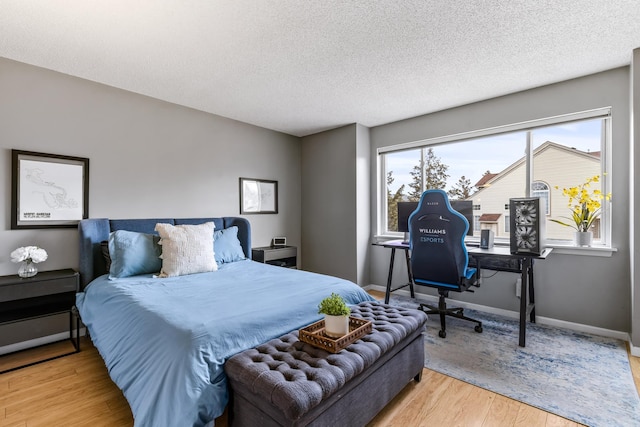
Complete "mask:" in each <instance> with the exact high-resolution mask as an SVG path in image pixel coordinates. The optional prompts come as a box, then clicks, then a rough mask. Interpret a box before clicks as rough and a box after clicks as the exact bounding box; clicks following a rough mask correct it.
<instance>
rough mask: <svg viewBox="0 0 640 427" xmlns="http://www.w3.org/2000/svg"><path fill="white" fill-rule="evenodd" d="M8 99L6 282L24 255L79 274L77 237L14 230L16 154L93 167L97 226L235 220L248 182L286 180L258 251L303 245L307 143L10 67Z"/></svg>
mask: <svg viewBox="0 0 640 427" xmlns="http://www.w3.org/2000/svg"><path fill="white" fill-rule="evenodd" d="M0 94H1V95H0V132H1V135H2V137H1V138H0V162H2V165H3V167H2V171H3V173H2V174H0V199H1V200H3V206H4V209H2V211H1V212H0V224H2V226H1V227H0V274H2V275H7V274H15V273H16V272H17V268H18V265H16V264H13V263H11V261H10V258H9V253H10V252H11V251H12V250H14V249H15V248H17V247H19V246H24V245H39V246H41V247H43V248H45V249H46V250H47V252H48V253H49V259H48V260H47V261H45V262H44V263H42V264H39V268H40V269H42V270H53V269H58V268H66V267H77V265H78V249H77V247H78V241H77V240H78V235H77V231H76V230H75V229H57V230H56V229H48V230H10V212H11V206H10V201H11V197H10V195H11V192H10V191H11V149H20V150H28V151H37V152H44V153H54V154H62V155H70V156H79V157H88V158H89V159H90V184H89V187H90V195H89V215H90V216H91V217H112V218H141V217H148V216H154V217H198V216H226V215H230V216H233V215H238V214H239V195H238V191H239V190H238V188H239V183H238V178H239V177H250V178H263V179H273V180H277V181H278V185H279V186H278V191H279V212H280V213H279V214H277V215H247V216H246V217H247V218H248V219H249V220H250V222H251V225H252V230H253V242H252V243H253V245H254V246H260V245H267V244H269V243H270V239H271V238H272V237H273V236H286V237H287V241H288V242H289V243H290V244H292V245H296V246H299V245H300V242H301V241H300V236H301V224H300V218H301V215H300V197H301V187H300V176H301V175H300V164H301V162H300V154H301V149H300V139H299V138H297V137H293V136H290V135H285V134H282V133H278V132H274V131H270V130H266V129H263V128H259V127H256V126H252V125H248V124H245V123H241V122H237V121H234V120H230V119H226V118H223V117H219V116H215V115H211V114H206V113H203V112H200V111H196V110H192V109H188V108H184V107H180V106H177V105H174V104H170V103H166V102H162V101H158V100H155V99H152V98H148V97H144V96H141V95H137V94H134V93H130V92H126V91H122V90H118V89H114V88H111V87H108V86H104V85H100V84H96V83H92V82H89V81H86V80H82V79H78V78H74V77H70V76H67V75H63V74H60V73H56V72H52V71H48V70H44V69H41V68H37V67H33V66H29V65H25V64H21V63H18V62H14V61H10V60H7V59H2V58H0ZM25 327H26V326H25ZM29 329H30V330H33V331H35V329H37V328H34V327H31V326H29ZM34 334H36V335H38V334H41V332H38V331H35V332H34ZM10 335H13V334H10V333H6V331H5V330H2V329H0V336H1V337H2V338H1V339H0V346H2V345H5V344H6V341H11V340H12V338H10Z"/></svg>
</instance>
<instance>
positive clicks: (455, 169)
mask: <svg viewBox="0 0 640 427" xmlns="http://www.w3.org/2000/svg"><path fill="white" fill-rule="evenodd" d="M609 121H610V116H609V109H607V108H604V109H599V110H592V111H588V112H583V113H576V114H572V115H567V116H562V117H554V118H549V119H541V120H537V121H534V122H527V123H522V124H514V125H510V126H505V127H500V128H495V129H487V130H481V131H477V132H472V133H468V134H464V135H460V134H459V135H453V136H448V137H441V138H435V139H432V140H426V141H418V142H414V143H408V144H402V145H399V146H391V147H384V148H381V149H379V150H378V153H379V155H380V156H381V161H380V165H381V170H380V179H381V181H382V180H384V181H382V182H384V185H383V188H384V193H383V194H381V195H380V196H381V203H380V205H381V206H382V211H381V212H380V214H381V215H380V216H381V221H380V224H381V226H380V227H381V230H380V231H381V232H382V233H383V234H392V235H394V233H393V231H394V230H396V229H397V228H395V227H397V224H394V223H393V221H394V220H396V218H397V217H396V215H397V203H398V202H399V201H417V200H419V198H420V195H421V194H422V193H423V192H424V190H427V189H430V188H440V189H443V190H445V191H446V192H447V193H448V194H449V197H450V199H452V200H456V199H457V200H471V201H472V202H473V209H474V235H475V236H477V237H479V235H480V218H481V217H495V218H500V216H502V217H503V218H504V227H498V231H497V233H496V240H497V241H499V240H500V239H501V238H502V239H504V240H505V241H506V240H508V238H509V232H510V230H509V225H508V216H506V215H504V214H505V213H507V212H505V210H507V211H508V209H507V208H508V206H509V199H510V198H515V197H529V196H532V197H540V198H542V199H544V200H545V202H546V213H547V219H560V220H563V217H567V216H570V214H571V212H570V211H569V208H568V207H567V198H566V197H565V196H563V195H562V189H563V188H568V187H572V186H576V185H578V184H580V183H582V182H584V181H585V179H586V178H588V177H593V176H595V175H600V185H601V186H602V188H601V189H600V190H601V191H602V192H603V193H607V192H609V188H610V181H611V176H610V171H608V170H607V162H606V159H607V150H608V147H609V145H610V141H609V134H610V131H609V128H610V124H609ZM604 206H605V209H603V210H602V214H601V217H600V221H599V223H598V224H595V225H594V230H593V231H594V238H595V239H598V242H597V243H602V244H607V243H608V230H609V229H610V224H609V219H608V218H609V213H608V207H607V205H604ZM396 221H397V220H396ZM501 228H502V229H501ZM546 233H547V239H549V240H551V241H553V240H556V241H558V242H559V243H560V242H561V241H572V240H573V229H572V228H570V227H563V226H562V225H560V224H557V223H554V222H551V221H547V224H546ZM596 236H597V237H596Z"/></svg>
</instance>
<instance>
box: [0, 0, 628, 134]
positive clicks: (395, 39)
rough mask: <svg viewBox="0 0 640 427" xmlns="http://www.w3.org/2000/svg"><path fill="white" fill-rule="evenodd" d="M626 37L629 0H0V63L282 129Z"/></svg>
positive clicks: (527, 75) (400, 101)
mask: <svg viewBox="0 0 640 427" xmlns="http://www.w3.org/2000/svg"><path fill="white" fill-rule="evenodd" d="M638 47H640V4H639V2H638V1H637V0H628V1H621V0H565V1H557V0H530V1H521V0H483V1H470V0H435V1H434V0H410V1H402V0H394V1H374V0H354V1H347V0H299V1H291V0H269V1H264V0H227V1H221V0H209V1H205V0H201V1H196V0H190V1H187V0H102V1H97V0H56V1H51V0H40V1H32V0H12V1H7V0H0V56H2V57H6V58H9V59H13V60H17V61H20V62H24V63H27V64H32V65H36V66H40V67H44V68H47V69H51V70H55V71H59V72H62V73H66V74H69V75H72V76H77V77H81V78H84V79H88V80H92V81H95V82H99V83H104V84H106V85H110V86H114V87H117V88H121V89H125V90H128V91H132V92H136V93H140V94H144V95H147V96H151V97H154V98H158V99H161V100H165V101H169V102H173V103H176V104H180V105H184V106H188V107H191V108H195V109H198V110H202V111H206V112H210V113H214V114H218V115H221V116H225V117H229V118H232V119H236V120H240V121H243V122H247V123H252V124H255V125H258V126H262V127H265V128H269V129H274V130H278V131H282V132H286V133H289V134H292V135H297V136H303V135H308V134H312V133H315V132H318V131H322V130H326V129H330V128H334V127H337V126H341V125H345V124H349V123H355V122H357V123H361V124H363V125H365V126H376V125H380V124H384V123H389V122H393V121H397V120H400V119H405V118H409V117H414V116H417V115H421V114H425V113H429V112H433V111H438V110H442V109H445V108H450V107H455V106H458V105H462V104H467V103H470V102H474V101H479V100H482V99H487V98H492V97H495V96H500V95H505V94H508V93H512V92H516V91H520V90H523V89H529V88H532V87H536V86H541V85H545V84H549V83H553V82H557V81H561V80H566V79H570V78H574V77H579V76H583V75H587V74H592V73H595V72H599V71H604V70H607V69H611V68H615V67H619V66H623V65H628V64H629V63H630V59H631V53H632V50H633V49H634V48H638ZM0 71H1V70H0ZM0 78H1V72H0Z"/></svg>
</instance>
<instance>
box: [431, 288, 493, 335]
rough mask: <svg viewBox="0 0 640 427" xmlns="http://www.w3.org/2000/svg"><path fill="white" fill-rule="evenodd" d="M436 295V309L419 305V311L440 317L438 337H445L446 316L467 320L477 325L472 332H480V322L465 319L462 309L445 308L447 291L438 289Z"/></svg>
mask: <svg viewBox="0 0 640 427" xmlns="http://www.w3.org/2000/svg"><path fill="white" fill-rule="evenodd" d="M438 293H439V294H440V298H439V299H438V307H435V306H432V305H429V304H424V303H422V304H420V310H422V311H424V312H425V313H427V314H439V315H440V327H441V329H440V331H439V332H438V336H439V337H440V338H446V337H447V324H446V320H445V319H446V316H451V317H457V318H458V319H462V320H468V321H469V322H475V323H477V324H476V326H475V328H473V330H474V331H476V332H478V333H481V332H482V322H481V321H479V320H476V319H472V318H471V317H467V316H465V315H464V311H463V310H464V309H463V308H462V307H447V301H446V298H448V297H449V291H448V290H446V289H438Z"/></svg>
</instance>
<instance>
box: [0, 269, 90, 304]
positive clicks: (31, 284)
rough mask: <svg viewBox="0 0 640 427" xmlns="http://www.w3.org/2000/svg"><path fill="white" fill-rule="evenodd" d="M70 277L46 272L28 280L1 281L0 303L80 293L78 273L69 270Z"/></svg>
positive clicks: (7, 279) (4, 278)
mask: <svg viewBox="0 0 640 427" xmlns="http://www.w3.org/2000/svg"><path fill="white" fill-rule="evenodd" d="M68 272H69V274H68V275H62V276H61V275H60V274H57V275H53V274H50V273H51V272H48V271H44V272H41V273H38V274H37V275H36V276H34V277H30V278H28V279H20V278H16V279H13V280H9V278H8V277H3V278H2V280H0V302H7V301H14V300H21V299H28V298H36V297H41V296H45V295H52V294H61V293H66V292H78V273H76V272H75V271H73V270H68Z"/></svg>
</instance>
